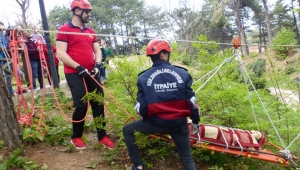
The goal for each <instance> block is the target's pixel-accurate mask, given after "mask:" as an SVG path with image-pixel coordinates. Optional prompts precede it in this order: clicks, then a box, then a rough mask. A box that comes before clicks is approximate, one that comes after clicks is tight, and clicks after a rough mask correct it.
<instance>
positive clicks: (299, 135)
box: [286, 133, 300, 149]
mask: <svg viewBox="0 0 300 170" xmlns="http://www.w3.org/2000/svg"><path fill="white" fill-rule="evenodd" d="M299 137H300V133H299V134H298V136H297V137H296V138H295V139H294V140H293V141H292V142H291V143H290V144H289V146H288V147H286V149H288V148H289V147H291V145H292V144H293V143H294V142H295V141H296V140H297V139H298V138H299Z"/></svg>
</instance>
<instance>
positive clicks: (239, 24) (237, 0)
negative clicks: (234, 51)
mask: <svg viewBox="0 0 300 170" xmlns="http://www.w3.org/2000/svg"><path fill="white" fill-rule="evenodd" d="M240 6H241V2H240V0H234V1H233V10H234V15H235V18H236V25H237V27H238V30H239V36H240V38H241V42H242V46H241V48H242V52H243V55H244V56H248V55H249V53H248V50H247V49H248V47H247V42H246V35H245V31H244V28H243V25H242V20H241V10H240Z"/></svg>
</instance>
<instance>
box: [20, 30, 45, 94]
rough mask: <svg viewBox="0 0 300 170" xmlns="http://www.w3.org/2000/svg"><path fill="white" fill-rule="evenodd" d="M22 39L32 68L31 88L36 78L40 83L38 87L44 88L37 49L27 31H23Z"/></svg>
mask: <svg viewBox="0 0 300 170" xmlns="http://www.w3.org/2000/svg"><path fill="white" fill-rule="evenodd" d="M23 39H24V42H25V44H26V46H27V51H28V55H29V60H30V65H31V70H32V85H33V87H30V88H31V89H36V88H37V87H36V78H37V79H38V82H39V84H40V89H42V88H44V79H43V75H42V65H41V62H40V56H39V50H38V48H37V46H36V44H35V43H34V42H33V41H32V39H31V36H30V35H29V33H28V31H23Z"/></svg>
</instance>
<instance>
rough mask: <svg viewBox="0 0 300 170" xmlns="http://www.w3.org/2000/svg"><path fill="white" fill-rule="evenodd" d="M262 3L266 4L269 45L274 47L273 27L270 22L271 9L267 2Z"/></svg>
mask: <svg viewBox="0 0 300 170" xmlns="http://www.w3.org/2000/svg"><path fill="white" fill-rule="evenodd" d="M262 2H263V4H264V9H265V16H266V23H267V30H268V38H269V45H272V44H273V40H272V39H273V38H272V31H271V25H270V20H269V9H268V5H267V0H262Z"/></svg>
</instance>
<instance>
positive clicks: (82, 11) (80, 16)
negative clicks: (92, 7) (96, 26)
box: [73, 8, 84, 24]
mask: <svg viewBox="0 0 300 170" xmlns="http://www.w3.org/2000/svg"><path fill="white" fill-rule="evenodd" d="M79 9H81V8H79ZM83 13H84V10H83V9H81V14H80V15H77V14H76V13H75V11H74V12H73V14H74V15H76V16H77V17H79V18H80V20H81V22H82V24H84V22H83V19H82V15H83Z"/></svg>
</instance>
